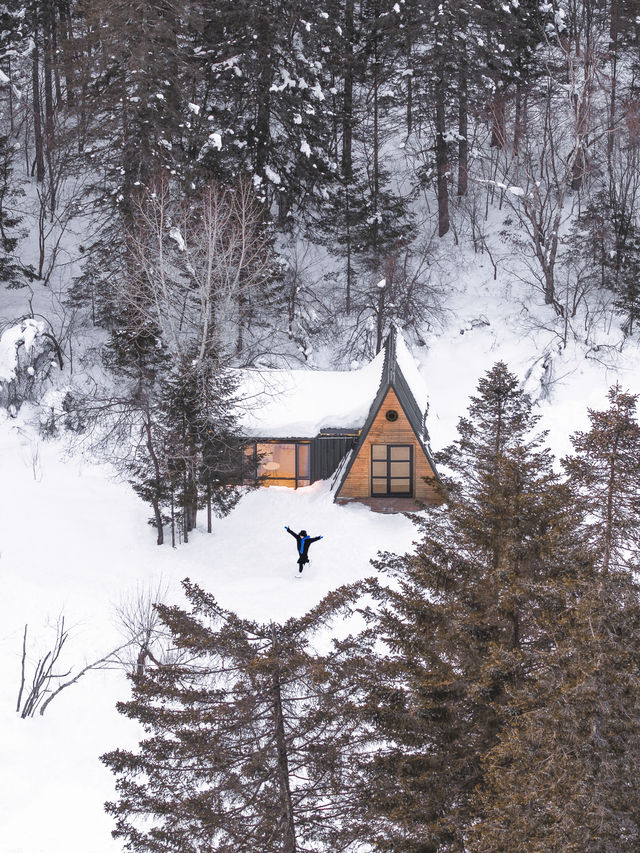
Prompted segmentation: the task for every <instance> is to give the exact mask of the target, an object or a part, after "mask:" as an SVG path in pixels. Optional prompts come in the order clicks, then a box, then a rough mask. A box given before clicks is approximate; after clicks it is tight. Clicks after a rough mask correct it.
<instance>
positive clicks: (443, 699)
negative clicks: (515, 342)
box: [358, 363, 575, 853]
mask: <svg viewBox="0 0 640 853" xmlns="http://www.w3.org/2000/svg"><path fill="white" fill-rule="evenodd" d="M536 422H537V419H536V418H535V417H534V416H533V414H532V412H531V403H530V401H529V400H528V398H527V397H526V396H525V395H524V394H523V392H522V391H521V390H520V389H519V387H518V383H517V380H516V378H515V377H514V376H513V375H512V374H510V373H509V371H508V370H507V368H506V366H505V365H504V364H502V363H500V364H497V365H496V366H495V367H494V368H493V369H492V370H491V371H490V372H489V373H488V374H487V375H486V376H485V377H484V378H483V379H482V380H481V381H480V383H479V386H478V395H477V396H476V397H474V398H473V399H472V401H471V405H470V408H469V415H468V417H467V418H464V419H462V420H461V422H460V424H459V438H458V439H457V441H456V442H455V443H454V445H452V447H450V448H448V450H447V452H446V453H445V454H444V456H443V458H442V459H441V461H443V462H444V461H446V463H447V464H448V466H449V467H450V468H451V469H452V470H453V471H454V472H455V474H456V475H457V478H456V479H455V480H451V481H450V482H449V483H448V484H447V505H446V507H445V508H443V509H442V510H439V511H436V512H435V513H433V514H431V515H430V516H429V517H428V518H427V519H426V520H425V521H423V522H421V524H420V530H421V534H422V539H421V541H420V542H419V543H418V547H417V550H416V552H415V554H410V555H406V556H404V557H393V556H391V555H388V554H387V555H383V556H382V557H381V558H380V560H379V561H378V563H377V564H376V565H377V567H378V568H379V569H380V571H381V572H383V573H384V574H387V575H389V577H390V579H391V583H390V584H388V585H384V584H382V583H381V582H380V581H375V582H373V583H372V585H371V593H372V595H373V596H374V597H375V599H376V600H377V601H378V607H377V608H371V609H370V610H369V611H368V614H367V615H368V618H369V620H370V623H371V625H370V634H369V635H368V636H369V638H370V639H369V640H368V642H366V643H364V650H363V656H362V672H363V676H362V678H361V680H360V682H359V685H358V687H359V690H360V691H361V694H360V695H361V700H360V701H361V704H362V708H363V715H364V720H365V721H366V722H367V724H368V725H370V726H372V730H373V732H374V735H373V736H374V737H375V738H376V741H377V743H378V744H381V745H382V747H381V748H379V749H377V750H376V751H375V752H374V753H373V754H371V756H370V758H369V761H368V762H365V764H364V767H363V785H364V786H365V787H366V790H367V798H368V803H369V806H370V808H369V810H366V811H365V815H364V823H365V824H366V826H367V827H370V832H368V834H367V835H366V837H367V838H368V840H369V841H370V842H371V843H373V844H374V847H375V849H379V850H403V851H415V853H418V851H421V853H427V851H436V850H438V851H439V850H442V851H444V850H447V851H453V850H462V849H464V838H465V835H466V833H467V832H468V830H469V828H470V826H471V825H472V823H473V822H474V820H475V813H474V805H473V794H474V791H475V789H476V788H477V787H478V786H479V785H481V784H482V781H483V773H484V770H483V763H482V762H483V758H484V757H485V756H486V755H487V753H488V752H489V750H490V749H491V748H492V747H493V746H495V743H496V740H497V738H498V736H499V734H500V732H501V731H502V730H503V729H504V728H505V726H507V725H508V724H509V720H510V716H511V713H512V709H511V707H510V698H509V696H510V691H511V690H512V689H513V686H514V685H515V684H518V683H520V682H522V680H523V679H524V678H525V677H526V675H527V673H528V670H529V666H530V663H531V660H532V655H533V652H534V651H537V650H539V649H541V648H545V647H546V646H547V645H548V643H549V639H548V637H546V636H544V635H541V634H540V631H539V627H538V626H539V620H540V618H541V614H543V613H547V612H554V611H555V610H556V609H558V608H559V607H561V605H562V595H561V593H560V592H559V591H558V584H559V585H560V587H562V578H564V576H565V573H566V572H567V566H568V565H570V560H569V555H570V554H571V552H572V549H573V544H572V542H571V535H572V532H573V528H574V526H575V518H574V517H573V515H572V512H571V510H570V508H568V507H567V491H566V489H565V488H564V487H563V486H562V485H561V484H560V482H559V479H558V476H557V475H556V474H554V472H553V470H552V460H551V456H550V454H549V452H548V451H547V450H546V449H544V448H543V447H542V446H541V442H542V440H543V436H541V435H535V434H534V435H533V436H532V434H531V433H532V430H534V429H535V426H536ZM552 580H553V581H554V582H553V583H552V582H551V581H552ZM556 582H557V583H556ZM376 642H377V643H381V644H382V652H378V654H377V655H376V654H374V652H375V649H376V646H375V643H376ZM363 831H365V832H367V830H366V829H364V830H363Z"/></svg>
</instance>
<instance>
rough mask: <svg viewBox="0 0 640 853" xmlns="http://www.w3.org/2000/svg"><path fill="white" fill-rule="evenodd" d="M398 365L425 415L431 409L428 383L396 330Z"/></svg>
mask: <svg viewBox="0 0 640 853" xmlns="http://www.w3.org/2000/svg"><path fill="white" fill-rule="evenodd" d="M396 363H397V365H398V367H399V368H400V370H401V371H402V375H403V376H404V378H405V379H406V381H407V385H408V386H409V390H410V391H411V393H412V394H413V397H414V399H415V401H416V403H417V404H418V408H419V409H420V411H421V412H422V413H423V414H424V412H426V411H427V409H428V408H429V391H428V390H427V383H426V382H425V381H424V379H423V378H422V374H421V373H420V371H419V370H418V365H417V364H416V362H415V359H414V358H413V356H412V355H411V353H410V351H409V347H408V346H407V343H406V341H405V339H404V338H403V337H402V335H401V334H400V332H399V331H398V330H396Z"/></svg>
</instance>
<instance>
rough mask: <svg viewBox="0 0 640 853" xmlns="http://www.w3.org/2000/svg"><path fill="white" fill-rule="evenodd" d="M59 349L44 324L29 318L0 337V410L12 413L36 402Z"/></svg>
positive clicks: (59, 362)
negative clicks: (28, 402)
mask: <svg viewBox="0 0 640 853" xmlns="http://www.w3.org/2000/svg"><path fill="white" fill-rule="evenodd" d="M56 364H59V365H60V366H62V363H61V356H60V349H59V347H58V345H57V343H56V341H55V339H54V337H53V336H52V335H51V333H50V332H49V331H48V327H47V324H46V323H45V322H44V321H43V320H36V319H34V318H32V317H28V318H26V319H25V320H20V321H19V322H18V323H14V324H13V325H11V326H8V327H7V328H5V329H4V331H2V333H1V334H0V406H2V407H3V408H6V409H8V410H10V411H15V412H17V410H18V409H19V408H20V406H21V405H22V404H23V403H24V402H26V401H33V402H35V401H37V400H38V399H39V398H40V396H41V393H42V388H43V385H44V383H45V382H46V381H47V379H48V378H49V375H50V373H51V370H52V368H53V367H55V366H56Z"/></svg>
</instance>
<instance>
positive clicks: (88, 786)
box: [0, 248, 640, 853]
mask: <svg viewBox="0 0 640 853" xmlns="http://www.w3.org/2000/svg"><path fill="white" fill-rule="evenodd" d="M453 251H454V249H453V248H452V252H453ZM455 263H456V264H457V267H456V269H455V270H453V269H452V271H451V274H450V276H449V284H451V282H452V281H453V282H455V284H452V285H451V291H450V294H449V297H448V302H447V305H446V309H447V314H446V317H447V319H446V323H445V328H444V329H442V330H439V332H438V334H437V335H434V334H431V335H430V336H427V343H428V346H427V347H424V348H422V349H420V350H414V352H413V354H414V356H415V357H416V359H417V360H418V362H419V364H420V366H421V374H422V378H423V380H424V382H425V383H426V386H427V388H428V391H429V394H430V411H429V417H428V427H429V431H430V434H431V443H432V446H433V448H434V450H437V449H439V448H441V447H442V446H444V445H445V444H447V443H448V442H450V441H451V440H452V439H453V438H454V437H455V427H456V423H457V420H458V418H459V417H460V416H461V415H463V414H464V413H465V411H466V407H467V405H468V398H469V396H470V395H471V394H473V392H474V389H475V387H476V384H477V381H478V379H479V377H480V376H481V375H482V374H483V373H484V372H485V371H486V370H488V369H489V368H490V367H491V366H492V365H493V364H494V363H495V362H496V361H498V360H504V361H505V362H507V364H508V365H509V367H510V369H511V370H513V371H514V372H515V373H517V374H518V375H519V376H520V377H521V379H522V381H523V383H524V385H525V387H526V388H527V390H528V391H529V392H530V393H531V394H532V397H533V398H534V399H535V400H537V401H538V403H539V406H538V411H539V413H540V415H541V417H542V423H541V426H542V427H544V428H548V429H549V431H550V435H549V442H550V444H551V447H552V449H553V450H554V452H555V453H556V454H557V455H558V456H561V455H563V454H564V453H566V452H568V450H569V449H570V443H569V436H570V433H571V432H572V431H573V430H575V429H580V428H583V427H584V426H585V425H586V422H587V416H586V408H587V406H593V407H596V408H600V407H604V406H605V404H606V392H607V389H608V388H609V387H610V385H612V384H613V383H615V382H616V381H617V380H618V381H620V383H621V385H622V386H623V387H624V388H625V389H629V390H631V391H632V392H635V391H640V352H639V350H638V345H637V343H636V342H633V341H627V342H626V343H625V345H624V347H623V348H622V350H621V351H620V349H619V347H618V345H619V343H620V341H621V340H622V336H621V333H620V332H619V329H618V327H617V325H616V324H615V323H612V322H608V323H604V322H603V323H602V329H601V330H600V331H598V330H597V329H596V330H595V331H594V333H593V334H592V340H591V342H590V343H589V344H588V345H587V344H584V343H581V342H575V341H574V339H573V337H572V336H571V335H569V336H568V338H567V342H566V345H565V346H562V338H561V335H560V334H559V331H558V328H557V321H556V320H555V318H554V317H553V314H552V311H551V309H549V308H545V307H543V306H540V305H539V302H540V300H539V298H535V297H533V298H532V294H531V292H529V293H527V292H526V289H525V288H524V286H518V287H516V286H515V285H514V284H513V282H512V281H510V280H508V277H507V276H506V274H504V273H503V272H502V271H501V273H500V275H499V276H498V280H497V281H494V280H493V269H492V267H491V265H490V263H489V262H488V261H485V259H484V257H483V256H468V255H467V256H466V257H464V256H461V255H458V256H457V257H456V259H455ZM36 297H38V298H40V297H42V298H43V299H44V297H46V294H36ZM13 298H14V300H15V301H16V304H15V305H14V306H11V307H10V308H6V305H7V303H6V302H5V308H6V316H4V319H10V317H11V316H14V317H18V316H21V315H22V314H23V313H24V312H23V311H22V310H21V308H20V306H19V305H18V304H17V303H18V301H19V299H20V298H21V297H20V294H19V293H17V294H14V296H13ZM45 302H46V300H45V301H44V302H43V304H42V306H41V307H42V310H43V311H45V313H46V304H45ZM12 312H13V313H12ZM2 319H3V317H0V321H1V320H2ZM576 322H578V321H576ZM594 346H599V347H600V348H599V349H597V350H596V349H594ZM299 414H300V413H295V412H292V413H291V416H292V419H293V420H295V418H296V417H297V416H298V415H299ZM33 419H34V412H33V410H31V409H29V408H28V407H25V408H23V410H22V411H21V413H20V415H19V417H18V418H16V419H13V418H10V417H9V416H8V415H6V414H5V413H3V412H1V411H0V575H1V577H2V588H3V595H2V597H1V599H0V756H1V759H2V760H1V761H0V827H2V829H1V840H0V850H1V851H2V853H115V851H117V850H118V849H119V848H120V846H119V844H117V843H116V842H114V841H113V840H112V839H111V837H110V829H111V825H112V824H111V820H110V819H109V818H107V817H106V816H105V814H104V812H103V802H104V801H105V800H107V799H109V798H110V797H112V796H113V784H112V779H111V775H110V774H109V773H108V771H107V770H106V769H105V768H103V766H102V765H101V763H100V762H99V760H98V757H99V755H100V754H101V753H103V752H105V751H107V750H110V749H113V748H115V747H117V746H128V745H132V744H134V743H135V742H136V740H137V736H138V731H137V730H136V728H135V726H134V725H133V724H132V723H130V722H128V721H126V720H124V719H122V718H121V717H120V716H119V715H118V713H117V712H116V710H115V702H116V701H117V700H118V699H120V698H126V697H127V695H128V684H127V681H126V678H125V677H124V675H123V674H122V673H121V672H118V671H108V672H102V671H101V672H89V673H88V674H87V675H86V676H85V677H84V678H82V679H81V681H79V682H78V684H76V685H74V686H72V687H70V688H68V689H67V690H65V691H64V692H63V693H61V694H60V696H59V697H58V698H56V699H55V700H54V701H53V702H52V703H51V705H50V706H49V708H48V709H47V711H46V714H45V715H44V716H43V717H40V716H36V717H35V718H33V719H29V720H22V719H20V718H19V717H18V715H17V714H16V712H15V706H16V698H17V693H18V689H19V681H20V661H21V652H22V638H23V632H24V626H25V624H28V626H29V629H28V631H29V633H28V638H29V644H28V646H29V648H28V659H29V662H30V663H31V664H33V661H34V660H36V659H37V657H38V656H39V654H41V653H42V650H43V649H44V648H45V647H46V646H47V643H50V641H51V639H52V637H53V636H54V633H55V624H56V620H57V619H58V618H59V617H60V615H61V614H64V617H65V620H66V624H67V626H68V627H70V629H71V630H70V637H69V641H68V644H67V647H65V649H64V654H63V656H62V659H61V667H62V668H63V669H65V668H70V667H73V670H74V672H75V671H77V669H78V668H81V667H82V665H83V664H84V663H85V662H88V661H91V660H95V659H97V658H99V657H101V656H102V655H103V654H105V653H106V652H108V651H109V650H110V649H112V648H114V647H116V646H117V645H118V644H119V642H120V636H119V634H118V631H117V628H116V620H115V618H114V608H115V607H116V606H117V605H118V603H119V602H121V601H122V600H123V599H124V598H126V597H127V596H131V595H134V594H135V593H136V591H137V590H140V589H145V588H146V589H153V588H156V587H157V586H158V585H159V584H161V585H164V586H165V587H166V588H167V594H166V598H167V600H169V601H176V602H180V601H181V591H180V580H181V579H183V578H185V577H190V578H191V579H192V580H194V581H196V582H198V583H200V584H201V585H202V586H203V587H205V588H206V589H207V590H208V591H210V592H212V593H213V594H214V595H215V596H216V597H217V598H218V600H219V601H220V603H221V604H222V605H223V606H225V607H228V608H231V609H234V610H236V611H238V612H239V613H240V614H241V615H244V616H247V617H251V618H255V619H260V620H265V621H267V620H272V619H273V620H282V619H285V618H286V617H287V616H290V615H299V614H302V613H303V612H305V611H306V610H308V609H309V608H310V607H312V606H313V605H314V604H316V603H317V602H318V601H319V600H320V598H321V597H322V596H323V595H324V594H325V593H327V592H328V591H330V590H331V589H334V588H335V587H337V586H338V585H340V584H342V583H345V582H348V581H351V580H354V579H357V578H361V577H364V576H366V575H367V574H370V573H371V568H370V565H369V561H370V559H371V558H372V557H375V555H376V553H377V552H378V551H380V550H390V551H395V552H403V551H405V550H407V549H409V548H410V547H411V543H412V539H413V537H414V529H413V527H412V525H411V523H410V522H409V521H408V520H407V519H406V518H404V517H403V516H401V515H395V516H390V515H378V514H375V513H372V512H371V511H370V510H368V509H367V508H365V507H363V506H358V505H348V506H336V505H334V504H333V502H332V496H331V494H330V492H329V488H328V484H327V483H318V484H315V485H313V486H311V487H309V488H306V489H301V490H299V491H297V492H294V491H291V490H288V489H283V488H272V489H263V490H260V491H257V492H253V493H250V494H247V495H246V496H245V497H244V498H243V499H242V501H241V502H240V504H239V506H238V507H237V508H236V510H235V511H234V512H233V513H232V514H231V515H230V516H229V517H228V518H226V519H223V520H219V521H216V522H215V524H214V532H213V534H211V535H209V534H207V533H205V532H204V531H202V530H198V531H196V532H195V533H194V534H193V536H192V539H191V541H190V542H189V544H187V545H184V544H182V545H179V546H178V547H177V548H176V549H172V548H171V547H170V546H169V545H165V546H164V547H161V548H158V547H157V546H156V545H155V535H154V531H153V530H152V528H150V527H149V526H147V524H146V521H147V518H148V516H149V510H148V508H147V507H146V506H144V505H143V503H142V502H141V501H140V500H139V499H138V498H137V497H136V496H135V494H134V493H133V491H132V490H131V489H130V488H129V487H128V486H127V485H126V484H123V483H120V482H117V481H115V480H114V479H113V477H112V475H111V472H110V470H109V469H108V468H106V467H100V466H95V465H92V464H89V463H88V462H83V461H82V460H80V459H78V458H75V457H72V458H67V457H66V456H65V450H64V446H63V444H62V443H61V442H60V441H43V440H42V439H41V438H40V437H39V436H38V434H37V430H36V429H35V427H34V426H33V424H32V421H33ZM287 524H288V525H290V526H291V527H292V528H293V529H294V530H297V529H300V528H301V527H304V528H306V529H307V530H308V531H309V532H310V533H311V535H318V534H322V535H323V536H324V538H323V539H322V540H321V541H320V542H319V543H317V544H315V545H314V546H313V548H312V551H311V557H312V563H311V565H310V566H309V567H308V568H307V569H306V570H305V572H304V574H303V576H302V578H298V577H296V565H295V551H294V547H293V542H292V540H291V538H290V537H289V536H288V535H287V534H286V533H285V531H284V526H285V525H287Z"/></svg>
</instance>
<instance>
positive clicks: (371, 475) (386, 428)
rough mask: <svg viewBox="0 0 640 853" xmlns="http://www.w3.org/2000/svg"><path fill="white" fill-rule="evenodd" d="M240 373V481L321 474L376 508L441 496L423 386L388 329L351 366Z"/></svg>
mask: <svg viewBox="0 0 640 853" xmlns="http://www.w3.org/2000/svg"><path fill="white" fill-rule="evenodd" d="M241 379H242V389H243V392H244V399H245V400H246V401H247V410H246V411H245V412H244V424H243V427H244V428H243V432H244V435H245V438H246V441H245V449H244V478H245V480H246V482H247V483H250V482H255V480H256V478H258V480H259V482H260V484H261V485H264V486H287V487H290V488H295V489H297V488H303V487H305V486H309V485H310V484H312V483H314V482H316V481H317V480H330V481H331V485H332V491H333V495H334V500H335V501H336V502H338V503H346V502H348V501H359V502H361V503H366V504H367V505H368V506H370V507H371V508H372V509H374V510H377V511H379V512H402V511H411V510H414V509H417V508H418V506H419V505H422V504H433V503H439V502H440V498H439V492H438V488H437V473H436V469H435V465H434V463H433V460H432V458H431V454H430V452H429V446H428V434H427V430H426V425H425V416H426V408H427V393H426V388H425V386H424V382H423V380H422V377H421V376H420V373H419V371H418V368H417V366H416V364H415V362H414V360H413V358H412V356H411V354H410V353H409V350H408V348H407V345H406V344H405V342H404V340H403V338H402V335H400V333H399V332H397V331H396V329H395V328H392V330H391V332H390V334H389V336H388V337H387V340H386V341H385V346H384V352H381V353H380V354H379V355H378V356H376V358H375V359H374V360H373V361H372V362H371V363H370V364H368V365H366V366H364V367H362V368H359V369H357V370H353V371H321V370H291V371H286V370H263V371H255V370H246V371H244V372H243V373H242V376H241ZM429 480H430V481H431V482H428V481H429Z"/></svg>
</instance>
